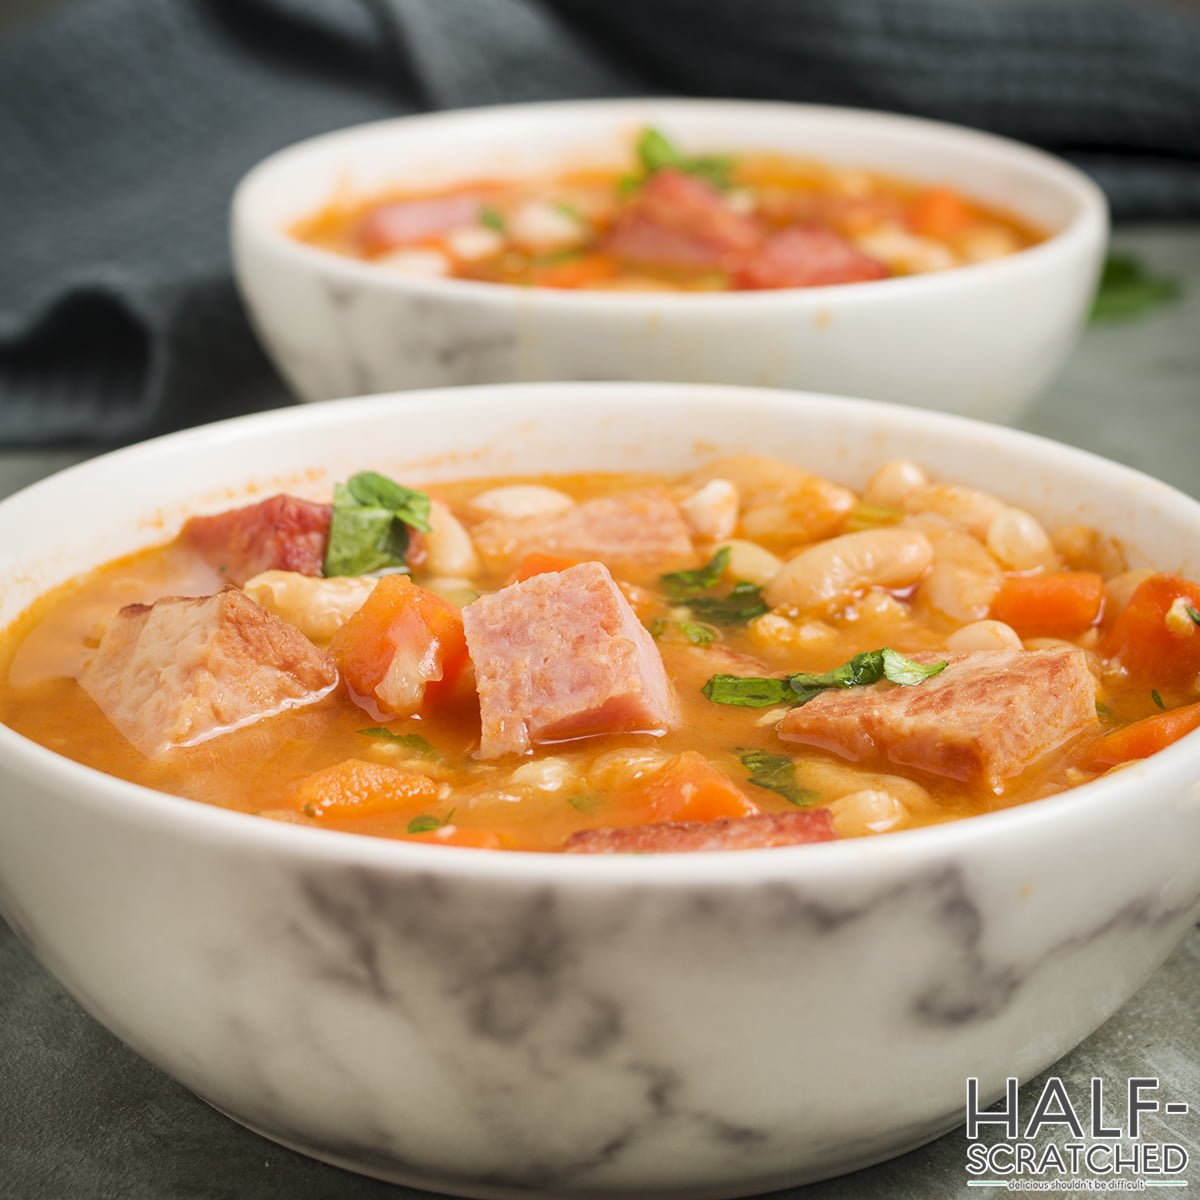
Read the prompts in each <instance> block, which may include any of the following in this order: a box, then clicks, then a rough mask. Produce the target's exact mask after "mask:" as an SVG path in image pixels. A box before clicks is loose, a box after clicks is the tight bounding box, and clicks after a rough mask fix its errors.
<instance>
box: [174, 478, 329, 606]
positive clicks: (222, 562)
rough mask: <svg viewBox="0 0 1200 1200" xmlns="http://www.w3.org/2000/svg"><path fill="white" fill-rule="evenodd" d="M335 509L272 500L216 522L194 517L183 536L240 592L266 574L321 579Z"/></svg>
mask: <svg viewBox="0 0 1200 1200" xmlns="http://www.w3.org/2000/svg"><path fill="white" fill-rule="evenodd" d="M332 514H333V509H332V507H331V506H330V505H328V504H314V503H313V502H312V501H311V500H299V499H297V498H296V497H295V496H283V495H279V496H272V497H271V498H270V499H269V500H263V501H260V502H259V503H258V504H248V505H246V507H245V508H232V509H230V510H229V511H228V512H223V513H217V514H215V515H214V516H211V517H192V519H191V520H190V521H188V523H187V524H186V525H185V526H184V527H183V533H182V534H181V535H180V536H181V538H182V539H183V541H184V543H185V544H187V545H189V546H191V547H192V549H194V550H195V551H196V552H197V553H198V554H199V555H200V556H201V557H202V558H203V559H204V560H205V561H206V562H208V563H211V564H212V565H213V566H214V567H216V568H217V570H219V571H220V572H221V574H222V575H223V576H224V577H225V579H227V580H228V581H229V582H230V583H236V584H237V585H238V586H239V587H240V586H241V585H242V584H243V583H245V582H246V580H247V579H252V578H253V577H254V576H255V575H259V574H261V573H262V572H263V571H296V572H297V573H299V574H300V575H320V574H321V573H322V568H323V565H324V562H325V547H326V545H327V544H328V542H329V521H330V518H331V516H332Z"/></svg>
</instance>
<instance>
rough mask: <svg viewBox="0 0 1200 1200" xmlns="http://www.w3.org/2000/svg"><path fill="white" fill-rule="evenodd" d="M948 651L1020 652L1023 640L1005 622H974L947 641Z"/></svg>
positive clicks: (953, 634) (955, 632) (956, 632)
mask: <svg viewBox="0 0 1200 1200" xmlns="http://www.w3.org/2000/svg"><path fill="white" fill-rule="evenodd" d="M946 649H947V650H1020V649H1021V638H1020V636H1019V635H1018V634H1017V631H1016V630H1015V629H1013V627H1012V626H1011V625H1006V624H1005V623H1004V622H1003V621H972V622H971V624H970V625H964V626H963V627H962V628H961V629H956V630H955V631H954V632H953V633H952V634H951V635H950V636H949V637H948V638H947V639H946Z"/></svg>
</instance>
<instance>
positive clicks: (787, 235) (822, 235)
mask: <svg viewBox="0 0 1200 1200" xmlns="http://www.w3.org/2000/svg"><path fill="white" fill-rule="evenodd" d="M887 274H888V269H887V267H886V266H884V264H883V263H881V262H879V261H878V259H874V258H871V257H870V256H869V255H866V254H864V253H863V252H862V251H861V250H858V249H856V248H855V246H854V245H853V244H852V243H850V242H848V241H847V240H846V239H845V238H844V237H842V236H841V235H840V234H837V233H834V232H833V231H832V230H831V229H817V228H803V227H799V226H798V227H796V228H793V229H784V230H781V231H780V232H779V233H775V234H772V235H771V236H770V237H769V238H767V240H766V241H765V242H763V244H762V245H761V246H759V247H758V248H757V249H756V250H755V251H754V253H753V254H751V255H750V256H749V258H747V259H746V260H745V261H744V262H743V263H742V265H741V266H740V267H739V268H738V271H737V273H736V275H735V276H734V279H735V282H736V283H737V286H738V287H741V288H803V287H826V286H827V285H829V284H834V283H864V282H866V281H868V280H871V279H884V278H886V277H887Z"/></svg>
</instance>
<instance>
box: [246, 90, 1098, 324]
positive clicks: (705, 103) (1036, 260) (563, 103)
mask: <svg viewBox="0 0 1200 1200" xmlns="http://www.w3.org/2000/svg"><path fill="white" fill-rule="evenodd" d="M647 108H654V109H656V110H658V111H659V112H660V113H663V112H664V110H666V111H665V115H664V119H666V120H669V119H670V110H671V109H676V110H678V111H681V112H695V113H704V112H706V111H708V112H713V111H721V110H726V111H728V110H733V111H737V110H743V111H745V112H746V114H747V117H748V118H749V117H750V116H751V115H752V114H755V113H758V114H761V113H764V112H768V111H771V112H777V113H780V114H781V115H783V116H786V115H789V114H790V115H792V116H794V117H801V116H802V117H804V118H805V119H809V118H812V119H816V120H828V121H831V122H834V123H843V124H846V125H849V126H861V127H865V128H871V127H873V126H882V127H883V128H884V129H887V128H889V127H890V128H892V129H896V130H904V131H908V132H910V133H914V134H918V135H924V136H926V137H929V138H934V139H940V140H941V142H942V143H944V144H948V145H950V146H951V147H955V146H957V147H962V148H968V149H975V150H982V151H984V152H990V153H991V154H992V155H993V156H995V157H996V158H997V160H999V161H1009V162H1012V163H1014V164H1015V165H1017V166H1019V167H1022V168H1024V169H1026V170H1029V171H1033V172H1037V173H1039V174H1040V176H1041V181H1042V183H1043V184H1044V185H1045V186H1047V187H1049V188H1053V189H1056V190H1057V191H1058V193H1059V194H1060V195H1063V196H1067V197H1069V198H1070V199H1072V200H1073V201H1074V202H1075V204H1076V212H1075V214H1074V216H1073V217H1072V218H1071V220H1070V221H1069V222H1068V223H1067V224H1066V225H1064V226H1063V228H1062V229H1060V230H1058V231H1057V232H1056V233H1053V234H1051V235H1050V236H1049V237H1047V238H1046V239H1045V240H1043V241H1041V242H1038V243H1037V244H1036V245H1033V246H1029V247H1027V248H1025V249H1024V250H1020V251H1018V252H1017V253H1015V254H1011V255H1008V256H1006V257H1004V258H999V259H993V260H991V261H988V262H980V263H969V264H964V265H962V266H957V267H953V268H951V269H949V270H946V271H938V272H930V273H927V274H923V275H907V276H900V277H898V278H891V279H879V280H866V281H861V282H857V283H849V284H832V285H825V286H822V287H808V288H773V289H764V290H761V291H724V292H603V291H589V290H587V289H578V290H572V289H563V288H545V287H525V286H521V285H518V284H509V283H488V282H483V281H479V280H472V279H456V278H443V277H432V278H427V277H421V276H404V275H399V274H395V273H390V272H388V271H386V270H381V269H380V268H379V267H378V266H377V265H376V264H375V263H372V262H367V261H365V260H363V259H357V258H352V257H350V256H348V255H340V254H335V253H333V252H332V251H329V250H325V249H322V248H321V247H319V246H313V245H309V244H308V243H306V242H302V241H300V240H299V239H297V238H294V237H292V236H291V235H290V234H289V233H287V232H286V230H285V229H284V228H282V227H280V226H279V225H278V224H277V223H273V222H271V221H269V220H267V219H266V218H265V217H263V216H262V215H261V214H260V213H258V212H257V211H256V205H257V203H258V197H259V195H260V193H262V192H264V191H267V190H269V189H270V187H271V186H272V181H273V179H274V176H275V174H276V172H278V171H280V170H286V169H287V168H288V167H289V166H290V165H291V163H292V162H293V161H294V160H296V159H298V158H303V157H305V156H309V155H315V156H320V155H323V154H326V153H336V151H337V148H338V147H339V146H340V145H341V144H342V143H344V142H347V141H354V140H356V139H364V140H365V139H369V138H373V137H380V138H388V137H403V136H404V134H405V133H406V132H409V131H411V130H414V129H417V130H420V129H429V128H431V127H432V128H435V129H436V128H437V127H438V126H448V127H450V128H451V129H452V128H453V127H454V126H455V125H462V124H466V125H472V124H485V125H486V124H495V125H503V123H504V122H506V121H508V120H511V119H513V118H520V117H523V116H528V115H533V116H534V117H536V118H539V119H545V120H553V119H555V118H560V117H561V118H563V119H565V120H569V119H570V117H571V115H572V114H574V113H594V112H606V111H611V112H612V113H613V115H614V117H620V116H621V115H622V114H625V113H628V114H630V115H632V114H634V113H637V112H640V111H644V110H645V109H647ZM448 132H449V131H448ZM451 136H452V135H451ZM313 169H314V170H318V169H319V167H318V166H316V165H315V164H314V167H313ZM867 169H870V167H869V166H868V167H867ZM1018 215H1020V214H1018ZM229 225H230V236H231V241H232V244H233V248H234V261H235V264H237V266H238V270H237V274H238V276H239V281H240V279H241V276H242V270H241V263H240V259H241V256H240V254H239V249H238V247H239V241H240V240H241V239H242V238H243V237H245V238H247V239H250V238H253V239H258V240H259V241H260V242H261V243H262V244H263V245H264V246H265V247H266V248H268V249H269V250H270V251H271V252H273V253H275V254H282V255H285V256H287V257H290V258H292V259H293V260H295V261H296V262H297V263H299V264H300V265H301V266H304V267H306V268H308V269H310V270H314V271H318V272H320V273H324V274H330V275H333V276H334V277H336V278H340V279H342V280H344V281H346V282H348V283H354V282H358V283H364V284H370V285H374V286H375V287H377V288H379V289H380V290H382V291H384V292H388V291H395V292H404V293H408V292H412V293H415V294H417V295H421V296H430V297H442V298H443V299H451V298H453V297H458V298H460V299H462V300H464V301H465V300H470V301H474V302H478V303H487V302H489V301H490V302H492V303H511V302H512V301H513V300H514V299H515V298H516V297H520V298H521V300H520V302H521V303H522V304H523V305H530V304H548V305H559V304H561V305H563V306H565V307H566V308H569V309H573V308H581V307H582V308H586V307H587V306H589V305H590V306H593V307H595V308H598V309H603V310H616V311H620V312H624V313H634V314H636V313H639V312H642V311H650V310H653V311H655V312H657V311H659V310H661V309H663V308H664V307H665V308H667V309H668V310H670V309H674V308H676V307H678V308H679V309H680V310H681V311H683V312H700V313H706V312H714V313H715V314H720V313H722V312H724V311H725V310H727V309H728V307H729V306H730V305H735V306H746V307H750V306H754V305H759V306H770V305H772V304H775V305H778V304H780V303H792V304H801V305H804V306H811V305H820V306H822V307H824V306H827V305H828V304H830V303H832V302H835V301H836V302H839V303H852V302H853V300H854V298H860V299H862V298H865V299H868V300H871V299H878V298H879V297H880V296H883V297H887V296H894V297H895V298H896V301H897V302H900V301H902V299H903V297H904V296H907V295H910V294H911V293H912V292H914V291H915V292H916V293H917V295H918V296H920V295H924V294H925V293H927V292H931V291H935V290H936V289H939V288H942V289H944V288H946V287H948V286H949V287H953V286H956V281H957V284H966V285H968V286H969V285H970V284H973V283H976V282H979V283H980V284H981V285H986V284H987V282H988V281H989V280H991V281H997V280H1002V279H1003V278H1004V277H1005V276H1006V275H1012V274H1014V273H1017V274H1019V273H1021V272H1023V271H1026V270H1029V269H1036V268H1037V267H1038V266H1041V265H1046V266H1052V265H1053V263H1054V261H1056V260H1058V259H1062V258H1070V257H1071V256H1072V255H1073V254H1075V253H1077V252H1082V251H1084V250H1085V249H1086V248H1088V247H1090V246H1092V245H1093V244H1095V243H1097V242H1103V241H1104V240H1105V238H1106V236H1107V231H1108V226H1109V215H1108V202H1107V200H1106V198H1105V196H1104V193H1103V191H1101V189H1100V187H1099V186H1098V185H1097V184H1096V183H1095V182H1094V181H1093V180H1092V179H1091V178H1090V177H1089V176H1088V175H1086V174H1085V173H1084V172H1083V171H1082V170H1080V169H1079V168H1078V167H1075V166H1073V165H1072V164H1071V163H1069V162H1067V161H1066V160H1064V159H1061V158H1059V157H1057V156H1055V155H1053V154H1051V153H1049V152H1048V151H1045V150H1041V149H1039V148H1038V147H1036V146H1031V145H1028V144H1026V143H1024V142H1020V141H1017V140H1016V139H1013V138H1008V137H1004V136H1002V135H1000V134H995V133H989V132H987V131H985V130H980V129H973V128H970V127H969V126H965V125H958V124H954V123H953V122H949V121H938V120H934V119H932V118H928V117H914V116H909V115H907V114H902V113H890V112H882V111H879V110H876V109H868V108H851V107H847V106H838V105H829V104H803V103H796V102H791V101H782V100H741V99H721V98H712V97H705V98H693V97H684V96H661V97H655V96H633V97H623V98H620V99H611V100H603V99H601V100H546V101H536V102H531V103H522V104H504V105H480V106H476V107H470V108H456V109H445V110H442V111H440V112H433V113H419V114H415V115H410V116H401V117H385V118H382V119H380V120H375V121H366V122H362V123H360V124H357V125H350V126H346V127H344V128H341V129H335V130H331V131H329V132H326V133H321V134H317V135H315V136H313V137H310V138H305V139H302V140H301V141H298V142H293V143H291V144H290V145H287V146H284V147H283V148H281V149H279V150H276V151H274V152H273V153H271V154H269V155H268V156H267V157H266V158H264V159H261V160H260V161H259V162H258V163H257V164H255V166H253V167H251V168H250V170H249V171H247V172H246V174H245V175H243V176H242V178H241V179H240V180H239V181H238V183H237V185H236V187H235V188H234V191H233V196H232V199H231V202H230V210H229ZM964 277H965V278H964ZM880 289H883V291H881V290H880Z"/></svg>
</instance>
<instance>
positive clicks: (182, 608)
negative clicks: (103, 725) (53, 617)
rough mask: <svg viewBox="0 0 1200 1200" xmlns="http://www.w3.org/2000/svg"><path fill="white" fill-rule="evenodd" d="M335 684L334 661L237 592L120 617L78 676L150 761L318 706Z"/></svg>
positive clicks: (171, 600) (173, 601)
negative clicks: (281, 715)
mask: <svg viewBox="0 0 1200 1200" xmlns="http://www.w3.org/2000/svg"><path fill="white" fill-rule="evenodd" d="M337 681H338V675H337V669H336V667H335V666H334V664H333V660H332V659H330V657H329V656H328V655H327V654H324V653H323V652H322V651H320V650H318V649H317V648H316V647H315V646H314V645H313V644H312V643H311V642H310V641H309V640H308V639H307V638H306V637H305V636H304V635H303V634H302V633H300V632H299V631H298V630H296V629H293V628H292V626H291V625H289V624H288V623H287V622H286V621H282V620H280V619H279V618H278V617H276V616H272V615H271V614H270V613H269V612H267V611H266V610H265V609H263V608H261V607H260V606H259V605H257V604H255V603H254V601H253V600H251V599H250V597H249V596H247V595H246V594H245V593H244V592H241V591H239V590H238V589H237V588H225V589H224V590H223V591H220V592H218V593H217V594H216V595H214V596H201V597H195V598H193V597H183V596H171V597H167V598H166V599H163V600H159V601H157V602H155V603H154V604H151V605H146V604H131V605H129V606H128V607H126V608H123V609H121V610H120V612H118V613H117V615H116V616H115V617H114V618H113V619H112V620H111V621H110V622H109V624H108V626H107V628H106V629H105V631H104V635H103V637H102V638H101V640H100V645H99V647H98V648H97V650H96V653H95V655H94V656H93V657H92V658H91V659H90V660H89V662H88V663H87V665H86V666H85V667H84V669H83V671H82V673H81V675H80V677H79V682H80V685H81V686H82V687H83V689H84V691H86V692H87V693H88V695H89V696H91V698H92V699H93V700H94V701H95V702H96V704H97V705H99V707H100V709H101V711H102V712H103V713H104V715H105V716H106V717H107V718H108V719H109V720H110V721H111V722H112V723H113V724H114V725H115V726H116V727H117V729H119V730H120V731H121V733H122V734H124V735H125V737H126V738H128V739H129V741H130V742H132V743H133V745H134V746H136V747H137V748H138V749H139V750H140V751H141V752H142V753H143V754H145V755H147V756H148V757H151V758H153V757H156V756H157V755H160V754H164V753H165V752H167V751H168V750H173V749H175V748H176V747H179V746H191V745H194V744H195V743H197V742H203V741H206V740H207V739H209V738H213V737H216V736H218V735H219V734H222V733H228V732H229V731H230V730H233V729H239V728H241V727H242V726H243V725H249V724H251V723H252V722H255V721H261V720H263V719H264V718H265V717H270V716H274V715H275V714H277V713H281V712H284V711H285V710H287V709H293V708H299V707H301V706H303V705H306V704H313V703H315V702H316V701H318V700H320V699H321V698H322V697H324V696H326V695H328V693H329V692H331V691H332V690H333V688H334V687H335V686H336V685H337Z"/></svg>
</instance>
